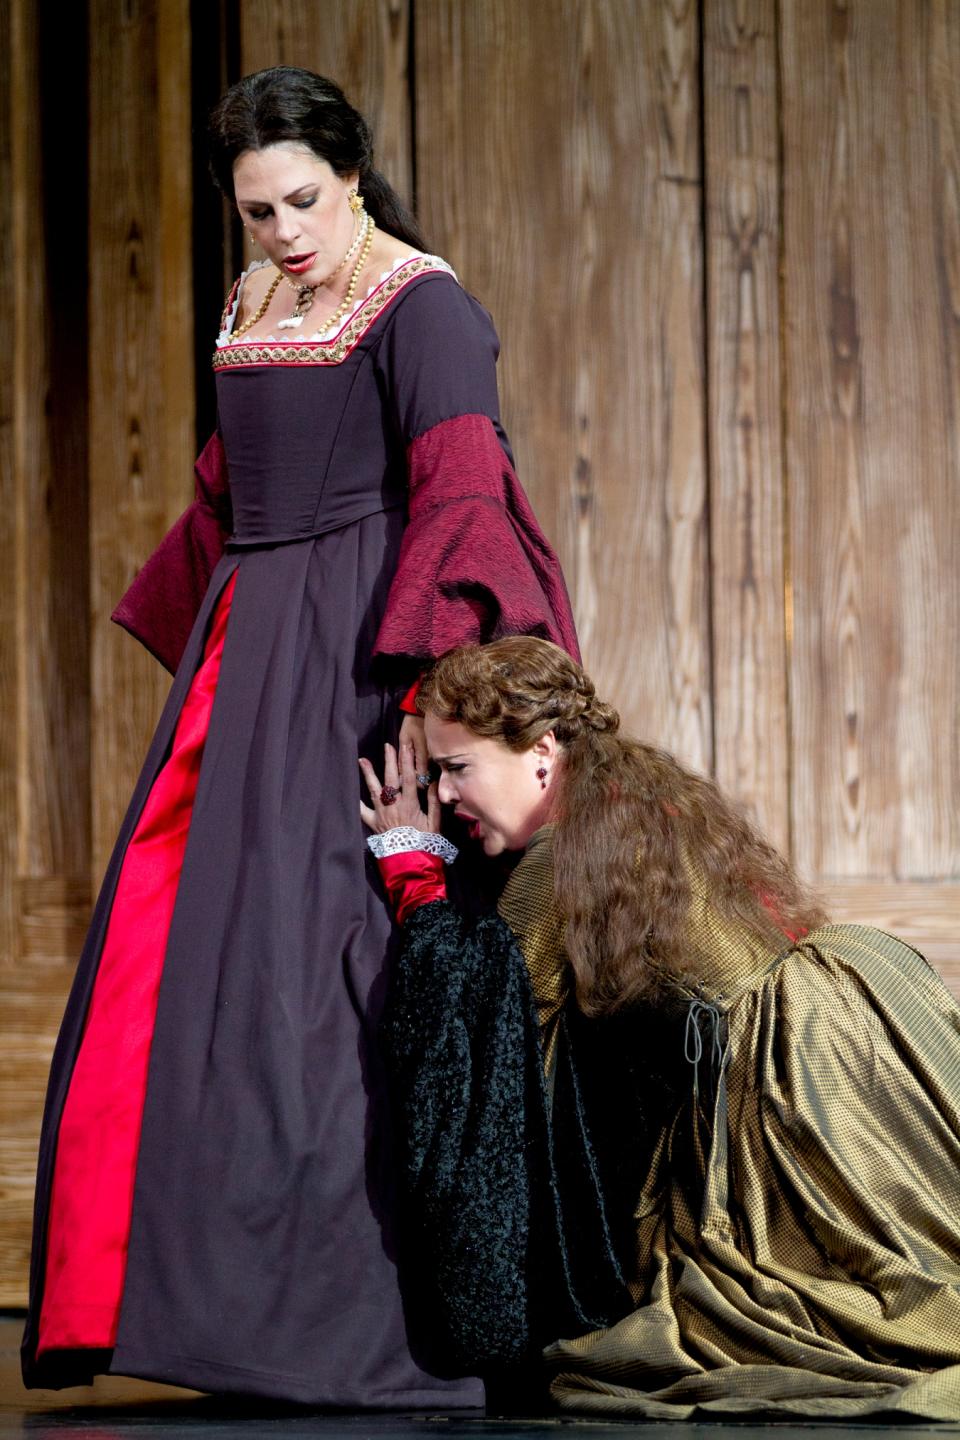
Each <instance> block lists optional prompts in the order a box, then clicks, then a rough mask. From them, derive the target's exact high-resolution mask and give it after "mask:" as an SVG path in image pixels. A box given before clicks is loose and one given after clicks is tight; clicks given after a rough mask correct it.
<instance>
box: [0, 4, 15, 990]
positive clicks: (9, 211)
mask: <svg viewBox="0 0 960 1440" xmlns="http://www.w3.org/2000/svg"><path fill="white" fill-rule="evenodd" d="M16 3H17V0H0V333H2V334H4V335H7V336H13V334H14V312H15V307H14V281H15V276H16V264H17V257H16V255H15V254H14V247H13V245H12V243H11V236H12V234H13V226H14V215H13V209H14V196H13V180H14V174H15V156H14V145H15V126H16V116H17V101H18V98H19V97H18V96H17V93H16V88H15V85H14V77H15V75H16V70H17V63H16V57H15V49H14V46H15V43H16V36H15V32H14V20H15V14H14V5H15V4H16ZM13 411H14V381H13V366H12V365H3V366H0V546H2V547H3V554H4V555H6V556H7V557H8V563H7V564H6V565H3V566H0V816H2V820H3V823H2V824H0V966H3V967H5V968H6V967H10V966H12V965H13V964H14V963H15V961H16V935H17V921H16V907H15V900H14V896H15V887H16V879H17V858H18V857H17V850H18V846H17V736H18V730H19V710H18V703H17V679H18V675H17V628H18V627H17V581H16V576H17V565H18V563H19V562H18V558H17V534H18V526H17V480H16V474H15V471H14V465H13V455H14V436H13Z"/></svg>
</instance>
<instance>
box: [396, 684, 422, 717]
mask: <svg viewBox="0 0 960 1440" xmlns="http://www.w3.org/2000/svg"><path fill="white" fill-rule="evenodd" d="M419 693H420V676H419V675H418V676H417V678H416V680H414V682H413V684H412V685H411V686H410V689H409V690H408V691H407V693H406V695H404V697H403V699H402V700H401V701H400V709H401V710H402V711H403V713H404V714H405V715H419V714H420V711H419V710H418V709H417V696H418V694H419Z"/></svg>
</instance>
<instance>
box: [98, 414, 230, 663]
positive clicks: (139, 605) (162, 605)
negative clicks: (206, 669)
mask: <svg viewBox="0 0 960 1440" xmlns="http://www.w3.org/2000/svg"><path fill="white" fill-rule="evenodd" d="M194 475H195V477H196V498H195V499H194V501H193V504H192V505H190V506H188V507H187V509H186V510H185V511H184V512H183V514H182V515H181V516H180V519H179V520H178V521H177V522H176V524H175V525H174V526H173V528H172V529H171V530H169V531H168V532H167V534H166V535H165V536H164V538H163V539H162V540H161V542H160V544H159V546H158V547H157V549H156V550H155V551H154V552H153V554H152V555H151V556H150V558H149V559H148V560H147V561H146V563H145V564H144V565H143V566H142V567H141V569H140V570H139V571H138V572H137V575H136V578H135V579H134V581H133V584H132V585H131V586H130V588H129V589H128V590H127V592H126V594H125V595H124V596H123V598H122V599H121V601H120V603H119V604H118V605H117V607H116V609H115V610H114V612H113V614H112V615H111V617H110V618H111V620H114V621H116V623H117V624H118V625H122V626H123V628H124V629H125V630H129V632H130V634H131V635H133V636H134V638H135V639H137V640H139V641H140V642H141V644H143V645H145V646H146V647H147V649H148V650H149V651H150V652H151V654H152V655H155V656H156V658H157V659H158V660H159V661H160V663H161V665H165V666H166V668H167V669H168V670H170V671H171V672H173V671H175V670H176V668H177V666H178V665H179V663H180V657H181V655H182V654H183V651H184V647H185V646H186V643H187V640H188V638H189V635H190V631H191V630H192V629H193V623H194V621H195V620H196V618H197V614H198V612H199V610H200V605H201V603H202V601H203V597H204V595H205V594H206V591H207V586H208V585H209V583H210V576H211V575H212V574H213V570H214V567H215V566H216V564H217V561H218V560H219V559H220V557H221V555H222V554H223V547H224V541H225V540H226V538H227V536H228V535H229V534H230V531H231V529H232V518H231V512H230V489H229V484H228V480H227V463H226V456H225V455H224V450H223V441H222V440H221V438H220V436H219V435H218V434H216V433H215V434H213V435H212V436H211V437H210V439H209V440H208V441H207V443H206V445H205V446H204V448H203V452H202V453H201V455H200V458H199V459H198V460H197V463H196V465H195V467H194Z"/></svg>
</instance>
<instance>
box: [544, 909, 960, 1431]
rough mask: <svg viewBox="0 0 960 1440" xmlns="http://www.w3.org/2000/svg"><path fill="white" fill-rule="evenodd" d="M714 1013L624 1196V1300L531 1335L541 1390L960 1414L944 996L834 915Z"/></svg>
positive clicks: (574, 1403)
mask: <svg viewBox="0 0 960 1440" xmlns="http://www.w3.org/2000/svg"><path fill="white" fill-rule="evenodd" d="M695 1003H697V1002H691V1006H692V1005H693V1004H695ZM687 1014H688V1016H689V1014H690V1010H689V1009H688V1011H687ZM725 1020H726V1025H725V1038H724V1043H723V1048H722V1058H721V1059H720V1061H719V1063H717V1062H714V1063H713V1064H712V1066H711V1055H710V1052H709V1049H708V1046H707V1045H704V1046H702V1047H696V1049H695V1050H694V1052H693V1053H692V1054H690V1053H689V1050H688V1059H689V1060H690V1061H691V1062H693V1061H696V1062H697V1068H698V1070H699V1071H700V1072H703V1070H704V1067H707V1069H708V1072H710V1071H711V1070H712V1075H711V1079H712V1082H713V1083H712V1085H710V1086H709V1087H708V1089H707V1092H706V1094H705V1093H704V1088H703V1086H702V1085H701V1086H700V1087H699V1089H700V1094H699V1098H698V1097H696V1096H695V1095H694V1089H693V1076H691V1088H690V1092H689V1095H688V1097H687V1100H686V1102H685V1103H684V1104H683V1105H682V1106H681V1107H680V1108H679V1109H678V1110H677V1111H676V1112H675V1114H674V1115H673V1117H672V1119H671V1121H670V1122H669V1123H668V1124H667V1125H665V1126H664V1128H663V1131H662V1134H661V1137H660V1142H659V1144H658V1146H657V1150H656V1159H655V1162H654V1164H653V1166H652V1167H651V1170H650V1173H649V1176H648V1179H647V1182H646V1184H645V1185H644V1187H643V1190H642V1193H641V1195H640V1197H639V1200H638V1203H637V1207H636V1211H635V1244H636V1257H637V1259H636V1270H635V1279H634V1283H633V1287H632V1288H633V1291H634V1299H635V1302H636V1308H635V1309H634V1310H633V1311H632V1312H631V1313H630V1314H629V1315H627V1316H625V1317H624V1318H623V1319H621V1320H620V1321H619V1322H618V1323H617V1324H615V1325H613V1326H610V1327H609V1328H606V1329H603V1330H597V1331H594V1332H592V1333H589V1334H586V1335H582V1336H580V1337H574V1338H572V1339H562V1340H558V1341H557V1342H556V1343H555V1344H553V1345H551V1346H550V1347H549V1348H548V1349H547V1351H546V1360H547V1365H548V1369H549V1371H550V1375H551V1394H552V1396H553V1398H554V1400H555V1401H556V1402H557V1404H558V1405H559V1406H560V1408H561V1409H564V1410H570V1411H576V1412H588V1413H590V1414H604V1415H610V1416H612V1417H615V1416H623V1417H625V1416H643V1417H644V1418H649V1419H657V1418H671V1419H686V1418H689V1417H691V1416H694V1415H701V1414H702V1415H704V1416H712V1415H716V1416H723V1415H730V1414H737V1415H742V1414H750V1413H760V1412H764V1413H767V1412H772V1413H779V1414H783V1415H792V1416H806V1417H810V1418H817V1417H821V1418H826V1417H831V1418H848V1419H855V1418H861V1417H865V1416H871V1417H877V1416H880V1415H890V1416H900V1417H904V1418H906V1417H917V1418H924V1419H929V1420H958V1419H960V1363H958V1360H960V1108H958V1102H960V1010H958V1007H957V1005H956V1003H955V1002H954V1000H953V999H952V997H951V996H950V995H949V994H948V992H947V991H946V989H945V987H944V986H943V984H942V983H941V981H940V979H939V977H938V976H937V975H936V974H935V973H934V971H933V970H932V969H931V968H930V967H929V966H928V965H927V963H926V961H925V960H924V959H923V958H922V956H920V955H919V954H917V952H916V951H914V950H912V949H911V948H910V947H909V946H907V945H904V944H902V943H901V942H900V941H898V940H896V939H894V938H893V937H892V936H888V935H885V934H882V933H881V932H879V931H874V930H870V929H867V928H866V927H859V926H828V927H824V928H822V929H820V930H817V931H815V932H814V933H813V934H812V935H810V936H809V937H808V938H807V940H806V941H805V942H804V943H802V944H800V945H798V946H797V947H796V948H795V949H793V950H791V951H790V952H789V953H788V954H787V955H786V956H785V957H783V958H781V959H780V960H779V961H778V962H777V963H776V964H775V965H774V966H773V967H772V968H771V969H770V970H769V972H768V973H767V974H766V975H764V976H762V977H760V978H759V979H758V981H757V983H755V984H754V985H753V986H751V987H748V988H747V989H746V990H745V992H744V993H741V994H740V995H739V997H738V998H736V999H735V1000H734V1002H733V1003H732V1005H730V1007H729V1008H728V1009H726V1014H725ZM679 1038H680V1037H679V1036H678V1040H679ZM681 1043H682V1042H681ZM692 1069H693V1064H692V1063H691V1070H692ZM624 1143H627V1142H626V1138H625V1140H624Z"/></svg>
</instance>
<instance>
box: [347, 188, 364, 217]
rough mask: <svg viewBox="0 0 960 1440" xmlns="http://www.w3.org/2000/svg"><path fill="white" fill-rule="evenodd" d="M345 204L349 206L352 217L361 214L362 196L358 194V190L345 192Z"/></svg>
mask: <svg viewBox="0 0 960 1440" xmlns="http://www.w3.org/2000/svg"><path fill="white" fill-rule="evenodd" d="M347 204H348V205H349V206H350V209H351V210H352V211H353V213H354V215H359V214H360V213H361V211H362V210H363V196H362V195H361V194H360V191H359V190H357V189H353V190H348V191H347Z"/></svg>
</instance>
